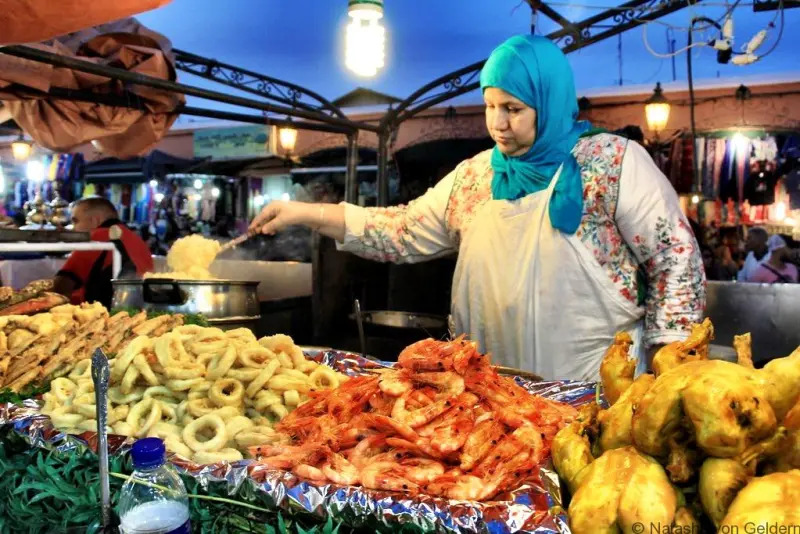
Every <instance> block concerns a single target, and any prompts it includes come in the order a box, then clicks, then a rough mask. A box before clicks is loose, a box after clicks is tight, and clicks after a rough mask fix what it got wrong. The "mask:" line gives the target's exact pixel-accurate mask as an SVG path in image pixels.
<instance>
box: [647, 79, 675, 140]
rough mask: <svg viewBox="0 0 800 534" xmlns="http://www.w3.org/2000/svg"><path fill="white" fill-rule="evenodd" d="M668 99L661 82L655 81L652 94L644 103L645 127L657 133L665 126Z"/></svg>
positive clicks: (668, 107)
mask: <svg viewBox="0 0 800 534" xmlns="http://www.w3.org/2000/svg"><path fill="white" fill-rule="evenodd" d="M669 110H670V105H669V100H667V98H666V97H665V96H664V93H663V92H662V90H661V82H657V83H656V88H655V90H654V91H653V95H652V96H651V97H650V98H648V99H647V102H645V104H644V115H645V118H646V119H647V127H648V128H649V129H650V130H651V131H653V132H655V133H656V134H658V133H659V132H661V131H663V130H664V128H666V127H667V121H668V120H669Z"/></svg>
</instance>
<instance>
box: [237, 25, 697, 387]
mask: <svg viewBox="0 0 800 534" xmlns="http://www.w3.org/2000/svg"><path fill="white" fill-rule="evenodd" d="M481 88H482V90H483V97H484V101H485V104H486V126H487V128H488V130H489V133H490V135H491V136H492V139H493V140H494V141H495V143H496V146H495V148H494V149H492V150H488V151H485V152H482V153H480V154H478V155H477V156H475V157H473V158H472V159H469V160H466V161H464V162H462V163H461V164H459V165H458V166H457V167H456V169H455V170H454V171H453V172H451V173H450V174H449V175H448V176H446V177H445V178H444V179H443V180H442V181H440V182H439V183H438V184H437V185H436V186H435V187H433V188H432V189H430V190H429V191H428V192H427V193H425V194H424V195H422V196H421V197H419V198H417V199H416V200H414V201H412V202H411V203H409V205H408V206H397V207H390V208H362V207H358V206H354V205H350V204H339V205H334V204H303V203H296V202H288V203H285V202H273V203H271V204H269V205H267V206H266V207H265V208H264V210H263V211H262V212H261V214H260V215H259V216H258V217H256V219H255V220H254V221H253V223H252V225H251V228H258V227H261V230H262V232H264V233H274V232H276V231H277V230H280V229H281V228H284V227H286V226H288V225H293V224H302V225H306V226H310V227H314V228H317V229H319V230H320V232H322V233H323V234H325V235H327V236H330V237H333V238H335V239H336V240H338V241H339V242H340V248H341V249H342V250H347V251H350V252H353V253H355V254H358V255H360V256H364V257H367V258H372V259H375V260H379V261H391V262H397V263H402V262H418V261H423V260H426V259H431V258H435V257H438V256H441V255H443V254H448V253H451V252H452V251H458V263H457V265H456V269H455V275H454V278H453V290H452V313H453V316H454V319H455V322H456V328H457V331H458V332H459V333H466V334H467V335H469V336H470V338H472V339H474V340H477V341H478V342H479V343H480V348H481V350H483V351H485V352H491V353H492V361H494V362H496V363H498V364H502V365H507V366H511V367H516V368H520V369H526V370H531V371H534V372H536V373H538V374H540V375H541V376H543V377H545V378H571V379H596V377H597V371H598V368H599V365H600V361H601V359H602V356H603V353H604V352H605V350H606V349H607V348H608V346H609V345H610V344H611V341H612V339H613V336H614V333H615V332H617V331H621V330H625V331H628V332H630V333H631V335H632V336H633V339H634V342H635V345H634V353H635V355H636V356H637V357H639V358H640V361H641V362H645V358H644V349H645V347H647V348H650V349H651V350H650V352H651V354H652V351H653V350H654V349H655V348H656V347H658V346H659V345H661V344H664V343H668V342H671V341H676V340H680V339H683V338H684V337H685V336H686V333H685V332H686V330H687V329H688V328H689V325H690V324H691V323H693V322H697V321H699V320H700V319H701V318H702V315H703V310H704V307H705V278H704V274H703V263H702V258H701V254H700V250H699V247H698V245H697V242H696V240H695V237H694V235H693V234H692V231H691V229H690V227H689V224H688V222H687V220H686V218H685V217H684V215H683V213H682V212H681V209H680V206H679V202H678V197H677V195H676V193H675V191H674V189H673V188H672V186H671V185H670V183H669V182H668V181H667V179H666V178H665V177H664V175H663V174H662V173H661V172H660V171H659V170H658V168H657V167H656V165H655V163H654V162H653V160H652V159H651V158H650V156H649V155H648V153H647V152H646V151H645V150H644V148H642V147H641V146H640V145H638V144H636V143H635V142H632V141H628V140H626V139H624V138H622V137H618V136H614V135H610V134H605V133H596V132H592V131H591V130H590V126H589V125H588V124H587V123H585V122H580V121H577V116H578V106H577V97H576V93H575V86H574V82H573V76H572V71H571V69H570V66H569V63H568V62H567V59H566V57H565V56H564V54H563V53H562V52H561V50H559V48H558V47H557V46H556V45H554V44H553V43H552V42H550V41H549V40H547V39H545V38H543V37H536V36H516V37H512V38H511V39H509V40H508V41H506V42H505V43H503V44H502V45H500V46H499V47H498V48H497V49H496V50H495V51H494V52H493V53H492V55H491V56H490V57H489V59H488V61H487V63H486V65H485V66H484V68H483V71H482V73H481ZM642 367H643V366H642Z"/></svg>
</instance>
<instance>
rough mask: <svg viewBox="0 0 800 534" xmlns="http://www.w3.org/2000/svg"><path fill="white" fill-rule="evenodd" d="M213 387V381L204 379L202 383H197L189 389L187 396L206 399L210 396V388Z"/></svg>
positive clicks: (192, 398)
mask: <svg viewBox="0 0 800 534" xmlns="http://www.w3.org/2000/svg"><path fill="white" fill-rule="evenodd" d="M209 389H211V382H208V381H207V380H204V381H203V382H201V383H200V384H197V385H195V386H193V387H192V389H190V390H189V393H188V395H186V398H187V399H189V400H195V399H205V398H207V397H208V390H209Z"/></svg>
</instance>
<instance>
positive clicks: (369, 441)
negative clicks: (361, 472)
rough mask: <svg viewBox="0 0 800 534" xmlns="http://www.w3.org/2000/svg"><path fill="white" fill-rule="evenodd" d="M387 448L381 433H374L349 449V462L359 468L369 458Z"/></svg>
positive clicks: (366, 462) (365, 463)
mask: <svg viewBox="0 0 800 534" xmlns="http://www.w3.org/2000/svg"><path fill="white" fill-rule="evenodd" d="M388 449H389V445H388V444H387V438H386V436H385V435H383V434H374V435H372V436H368V437H367V438H365V439H364V440H362V441H361V442H360V443H359V444H358V445H356V446H355V447H353V449H351V450H350V458H349V460H350V463H352V464H353V465H354V466H356V467H357V468H359V469H362V468H363V467H364V466H365V465H367V464H368V463H369V462H370V460H371V459H372V458H373V457H374V456H377V455H378V454H380V453H382V452H386V450H388Z"/></svg>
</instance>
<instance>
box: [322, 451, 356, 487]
mask: <svg viewBox="0 0 800 534" xmlns="http://www.w3.org/2000/svg"><path fill="white" fill-rule="evenodd" d="M322 472H323V473H324V475H325V476H326V477H328V480H330V481H331V482H333V483H335V484H342V485H344V486H352V485H355V484H358V483H359V481H360V480H361V473H360V471H359V469H358V468H357V467H356V466H355V465H353V464H352V463H351V462H350V461H349V460H348V459H347V458H345V457H344V456H342V455H341V454H337V453H335V452H334V453H332V454H331V455H330V456H328V461H327V462H325V463H324V464H323V465H322Z"/></svg>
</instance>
